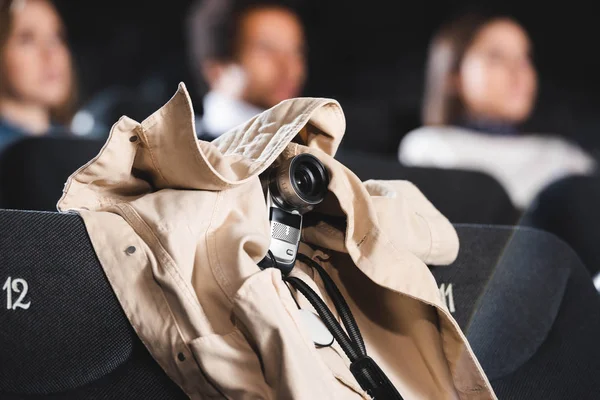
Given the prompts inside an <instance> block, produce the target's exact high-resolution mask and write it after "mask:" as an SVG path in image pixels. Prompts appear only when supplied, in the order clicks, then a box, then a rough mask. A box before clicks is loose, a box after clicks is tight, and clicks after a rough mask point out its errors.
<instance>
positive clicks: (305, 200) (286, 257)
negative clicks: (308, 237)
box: [259, 153, 329, 275]
mask: <svg viewBox="0 0 600 400" xmlns="http://www.w3.org/2000/svg"><path fill="white" fill-rule="evenodd" d="M264 183H265V187H266V200H267V207H268V210H269V220H270V222H271V244H270V246H269V256H267V257H265V259H263V261H261V263H260V264H259V265H260V266H261V267H263V268H265V267H268V266H272V267H277V268H279V269H280V270H281V272H282V274H283V275H287V274H289V273H290V271H291V270H292V268H294V264H295V262H296V254H297V252H298V244H299V243H300V236H301V231H302V215H303V214H304V213H306V212H308V211H310V210H312V209H313V208H314V207H315V206H316V205H318V204H319V203H321V202H322V201H323V199H324V198H325V195H326V194H327V190H328V189H327V187H328V186H329V173H328V171H327V169H326V168H325V166H324V165H323V163H321V161H320V160H319V159H318V158H316V157H315V156H313V155H311V154H308V153H303V154H299V155H297V156H295V157H292V158H290V159H288V160H286V161H285V162H283V163H282V164H280V165H278V166H277V167H274V168H273V169H272V170H271V171H270V172H269V173H268V174H267V181H266V182H264ZM273 263H274V264H275V265H272V264H273Z"/></svg>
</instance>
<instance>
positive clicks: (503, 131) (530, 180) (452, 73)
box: [399, 14, 596, 209]
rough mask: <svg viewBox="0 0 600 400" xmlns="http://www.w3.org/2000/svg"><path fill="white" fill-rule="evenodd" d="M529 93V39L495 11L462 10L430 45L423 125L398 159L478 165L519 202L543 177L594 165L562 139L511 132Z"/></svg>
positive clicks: (532, 73)
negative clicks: (461, 14)
mask: <svg viewBox="0 0 600 400" xmlns="http://www.w3.org/2000/svg"><path fill="white" fill-rule="evenodd" d="M536 94H537V73H536V70H535V67H534V65H533V63H532V60H531V42H530V39H529V36H528V35H527V33H526V32H525V30H524V29H523V28H522V27H521V25H519V24H518V23H517V22H516V21H515V20H513V19H511V18H508V17H503V16H483V15H476V14H469V15H466V16H463V17H461V18H459V19H457V20H455V21H453V22H451V23H449V24H447V25H446V26H444V27H442V29H441V30H440V31H439V32H438V34H437V35H436V36H435V37H434V39H433V41H432V43H431V45H430V49H429V60H428V65H427V75H426V92H425V99H424V104H423V122H424V125H425V126H424V127H421V128H418V129H416V130H414V131H412V132H409V133H408V134H407V135H406V136H405V137H404V138H403V140H402V142H401V144H400V149H399V159H400V162H401V163H403V164H405V165H413V166H428V167H439V168H454V169H471V170H478V171H481V172H485V173H487V174H489V175H491V176H493V177H494V178H496V179H497V180H498V181H499V182H500V183H501V184H502V185H503V186H504V187H505V189H506V190H507V192H508V194H509V196H510V197H511V199H512V200H513V203H514V204H515V205H516V206H517V207H519V208H521V209H523V208H526V207H527V206H528V205H529V203H530V202H531V201H532V199H533V198H534V197H535V195H536V194H537V193H538V192H539V191H540V190H541V189H542V188H544V187H545V186H546V185H548V184H549V183H550V182H552V181H554V180H556V179H559V178H561V177H564V176H566V175H572V174H590V173H592V172H593V171H594V170H595V167H596V163H595V161H594V160H593V159H592V158H591V157H590V156H589V155H587V154H586V153H585V152H584V151H582V150H581V149H580V148H579V147H577V146H575V145H574V144H571V143H569V142H567V141H566V140H564V139H562V138H559V137H557V136H550V135H531V134H527V135H525V134H522V133H520V132H519V131H518V126H519V125H520V124H521V123H522V122H524V121H525V120H526V119H527V118H528V117H529V116H530V114H531V112H532V109H533V106H534V103H535V98H536Z"/></svg>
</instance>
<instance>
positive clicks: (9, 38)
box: [0, 0, 76, 150]
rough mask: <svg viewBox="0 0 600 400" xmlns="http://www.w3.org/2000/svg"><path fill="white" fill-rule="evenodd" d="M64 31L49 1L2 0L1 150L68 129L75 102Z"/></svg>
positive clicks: (69, 55)
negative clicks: (28, 139) (32, 138)
mask: <svg viewBox="0 0 600 400" xmlns="http://www.w3.org/2000/svg"><path fill="white" fill-rule="evenodd" d="M75 96H76V90H75V84H74V72H73V66H72V60H71V53H70V50H69V48H68V46H67V43H66V39H65V29H64V25H63V22H62V20H61V18H60V16H59V15H58V12H57V10H56V8H55V7H54V5H53V4H52V2H51V1H49V0H0V150H1V149H2V148H3V147H6V146H7V145H8V144H10V143H12V142H14V141H16V140H18V139H20V138H24V137H28V136H42V135H52V134H57V133H58V132H64V131H63V130H62V129H61V127H62V126H66V125H67V124H68V123H69V122H70V119H71V118H72V115H73V111H74V105H75Z"/></svg>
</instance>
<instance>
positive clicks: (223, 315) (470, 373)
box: [58, 84, 495, 400]
mask: <svg viewBox="0 0 600 400" xmlns="http://www.w3.org/2000/svg"><path fill="white" fill-rule="evenodd" d="M344 129H345V120H344V116H343V113H342V110H341V108H340V105H339V104H338V103H337V102H336V101H334V100H328V99H313V98H303V99H292V100H288V101H284V102H282V103H281V104H279V105H277V106H276V107H274V108H272V109H270V110H267V111H265V112H264V113H262V114H260V115H258V116H257V117H255V118H253V119H252V120H250V121H248V122H247V123H245V124H243V125H242V126H239V127H237V128H236V129H234V130H233V131H231V132H229V133H227V134H226V135H224V136H222V137H220V138H219V139H217V140H216V141H215V142H213V143H207V142H202V141H197V140H196V135H195V129H194V112H193V109H192V106H191V102H190V98H189V95H188V93H187V91H186V89H185V86H184V85H183V84H181V85H180V87H179V89H178V91H177V93H176V94H175V95H174V97H173V98H172V99H171V100H170V101H169V102H168V103H167V104H166V105H165V106H163V107H162V108H161V109H160V110H158V111H157V112H155V113H154V114H153V115H151V116H150V117H149V118H147V119H146V120H145V121H143V122H142V123H137V122H135V121H133V120H131V119H129V118H127V117H123V118H121V119H120V120H119V121H118V122H117V123H116V124H115V125H114V126H113V128H112V131H111V133H110V137H109V139H108V141H107V143H106V144H105V146H104V148H103V149H102V150H101V152H100V154H99V155H98V156H97V157H96V158H94V159H93V160H91V161H90V162H89V163H88V164H86V165H85V166H83V167H82V168H80V169H79V170H78V171H76V172H75V173H74V174H73V175H72V176H71V177H70V178H69V180H68V182H67V184H66V185H65V190H64V195H63V197H62V198H61V199H60V201H59V203H58V208H59V210H60V211H69V210H74V211H77V212H79V213H80V214H81V216H82V218H83V220H84V222H85V225H86V228H87V230H88V232H89V235H90V238H91V241H92V244H93V246H94V248H95V250H96V253H97V255H98V258H99V260H100V262H101V264H102V266H103V268H104V270H105V272H106V275H107V277H108V279H109V281H110V283H111V285H112V287H113V289H114V291H115V293H116V295H117V297H118V299H119V302H120V303H121V305H122V307H123V309H124V311H125V313H126V315H127V317H128V318H129V320H130V321H131V324H132V325H133V327H134V329H135V330H136V332H137V334H138V335H139V337H140V338H141V340H142V341H143V343H144V344H145V345H146V347H147V348H148V350H149V351H150V353H151V354H152V355H153V356H154V358H155V359H156V360H157V362H158V363H159V364H160V365H161V367H162V368H163V369H164V370H165V371H166V372H167V374H168V375H169V376H170V377H171V378H172V379H173V380H174V381H175V382H176V383H177V384H178V385H179V386H180V387H181V388H182V389H183V390H184V391H185V392H186V393H187V394H188V395H189V397H190V398H193V399H205V398H206V399H208V398H223V397H225V398H230V399H311V400H313V399H367V398H368V396H367V395H366V394H365V393H364V392H363V390H361V388H360V386H359V385H358V384H357V382H356V380H355V379H354V377H353V376H352V374H351V373H350V371H349V369H348V366H349V361H348V359H347V358H346V356H345V355H344V353H343V351H342V350H341V348H340V347H339V345H338V344H337V343H334V345H332V346H330V347H323V348H317V347H316V346H315V345H314V344H313V342H312V340H311V337H310V332H307V331H306V328H305V325H303V324H302V321H301V320H300V316H299V311H298V308H297V305H296V303H295V302H294V301H293V299H292V294H291V292H290V290H288V288H287V287H286V285H285V284H284V282H283V281H282V278H281V274H280V272H279V271H278V270H276V269H266V270H260V269H259V268H258V267H257V265H256V264H257V262H258V261H260V260H261V259H262V258H263V256H264V255H265V254H266V252H267V249H268V247H269V240H270V226H269V220H268V215H267V209H266V205H265V199H264V195H263V191H262V187H261V184H260V180H259V177H258V175H259V174H260V173H262V172H263V171H265V169H267V168H268V167H270V166H271V165H272V164H273V163H275V162H278V161H280V160H282V159H285V158H289V157H292V156H293V155H295V154H298V153H301V152H309V153H311V154H313V155H315V156H317V157H318V158H319V159H320V160H321V161H322V162H323V163H324V164H325V165H326V167H327V168H328V170H329V172H330V175H331V182H330V185H329V191H330V193H329V195H328V198H327V199H326V200H325V201H324V202H323V203H322V205H321V206H319V208H318V209H317V210H315V211H318V212H320V213H324V214H330V215H338V216H339V215H344V214H345V215H346V216H347V224H346V226H345V230H340V229H337V228H335V227H333V226H331V225H328V224H326V223H319V224H317V225H316V226H312V227H309V228H308V227H307V228H305V229H304V230H303V235H302V241H303V243H301V246H300V252H301V253H304V254H307V255H308V256H309V257H312V258H313V259H315V260H317V261H318V262H319V263H320V264H321V265H322V266H323V267H324V268H325V269H326V270H327V271H328V272H329V274H330V275H331V276H332V277H333V279H334V280H335V281H336V283H337V284H338V285H339V287H340V290H341V291H342V293H343V294H344V296H345V297H346V299H347V301H348V303H349V305H350V307H351V309H352V311H353V313H354V315H355V317H356V320H357V322H358V325H359V327H360V328H361V331H362V334H363V336H364V339H365V343H366V346H367V352H368V353H369V355H370V356H371V357H372V358H374V359H375V360H376V361H377V363H378V364H379V365H380V366H381V367H382V369H383V370H384V371H385V372H386V373H387V374H388V376H389V377H390V379H391V380H392V382H393V383H394V385H395V386H396V387H397V388H398V390H399V392H400V393H401V394H402V395H403V397H404V399H407V400H409V399H435V400H443V399H465V400H466V399H495V395H494V393H493V391H492V389H491V386H490V384H489V382H488V380H487V378H486V376H485V374H484V372H483V371H482V369H481V367H480V365H479V363H478V362H477V360H476V358H475V356H474V355H473V352H472V351H471V349H470V347H469V344H468V343H467V341H466V339H465V337H464V335H463V334H462V333H461V331H460V329H459V327H458V325H457V324H456V322H455V321H454V319H453V318H452V316H451V315H450V313H449V312H448V310H447V309H446V307H445V305H444V302H443V301H442V299H441V296H440V294H439V290H438V288H437V285H436V282H435V280H434V278H433V276H432V275H431V273H430V271H429V269H428V268H427V266H426V263H428V264H445V263H450V262H452V261H453V260H454V258H455V257H456V254H457V252H458V239H457V236H456V232H455V231H454V229H453V227H452V225H451V224H450V223H449V222H448V221H447V220H446V219H445V218H444V217H443V216H442V215H441V214H440V213H439V212H438V211H437V210H436V209H435V208H434V207H433V206H432V205H431V204H430V203H429V202H428V201H427V199H426V198H425V197H424V196H423V195H422V194H421V193H420V192H419V191H418V190H417V189H416V188H415V187H414V186H413V185H412V184H410V183H408V182H401V181H393V182H392V181H388V182H375V181H371V182H366V183H362V182H360V180H359V179H358V178H357V177H356V176H355V175H354V174H353V173H352V172H351V171H349V170H348V169H347V168H345V167H344V166H343V165H341V164H340V163H338V162H337V161H336V160H334V159H333V158H332V156H333V154H334V153H335V151H336V149H337V146H338V144H339V142H340V140H341V139H342V135H343V132H344ZM307 244H314V245H318V246H319V247H320V248H321V250H316V251H315V250H313V249H312V247H310V246H308V245H307ZM132 246H133V247H132ZM313 247H316V246H313ZM133 248H135V251H133ZM323 249H325V250H323ZM317 257H318V258H317ZM293 274H294V275H296V276H298V277H300V278H302V279H303V280H305V281H306V282H307V283H309V284H310V285H311V286H312V287H313V289H314V290H316V291H317V292H318V293H319V294H320V295H321V296H323V298H324V299H325V300H326V301H327V302H328V304H329V305H330V308H331V309H332V310H333V311H335V309H334V307H333V305H332V303H331V302H330V301H329V299H328V297H327V296H326V291H325V290H324V287H323V282H322V281H321V279H320V277H319V276H318V274H315V272H314V271H313V270H312V269H311V268H309V267H307V266H306V265H304V264H302V263H300V262H298V263H297V267H296V268H295V269H294V272H293ZM295 296H296V297H297V301H298V302H299V304H300V306H301V307H302V308H308V309H311V308H310V305H309V303H308V302H307V301H306V299H304V298H303V297H302V296H301V295H299V294H296V293H295Z"/></svg>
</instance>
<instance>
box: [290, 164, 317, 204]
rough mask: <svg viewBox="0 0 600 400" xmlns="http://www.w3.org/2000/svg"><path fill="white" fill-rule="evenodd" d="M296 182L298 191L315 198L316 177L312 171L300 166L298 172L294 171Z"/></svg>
mask: <svg viewBox="0 0 600 400" xmlns="http://www.w3.org/2000/svg"><path fill="white" fill-rule="evenodd" d="M294 181H295V182H296V187H297V188H298V191H299V192H300V193H302V194H303V195H304V196H314V195H315V191H316V189H317V185H316V184H315V183H316V182H315V176H314V175H313V173H312V172H311V171H310V169H309V168H308V166H306V165H299V166H298V168H297V169H296V171H294Z"/></svg>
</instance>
